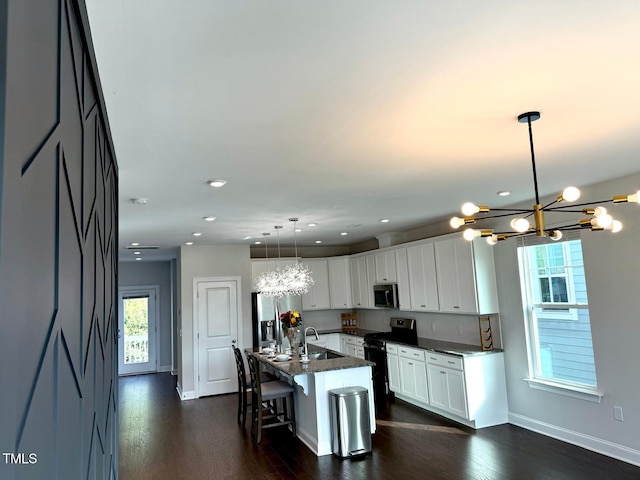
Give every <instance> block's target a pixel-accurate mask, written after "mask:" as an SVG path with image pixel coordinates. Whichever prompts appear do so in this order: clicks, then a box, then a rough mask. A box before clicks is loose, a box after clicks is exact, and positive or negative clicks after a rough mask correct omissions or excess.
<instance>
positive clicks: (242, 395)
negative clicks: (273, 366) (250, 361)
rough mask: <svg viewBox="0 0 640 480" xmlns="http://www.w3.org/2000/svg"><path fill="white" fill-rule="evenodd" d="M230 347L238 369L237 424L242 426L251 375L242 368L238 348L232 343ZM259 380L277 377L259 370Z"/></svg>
mask: <svg viewBox="0 0 640 480" xmlns="http://www.w3.org/2000/svg"><path fill="white" fill-rule="evenodd" d="M232 347H233V354H234V356H235V358H236V369H237V371H238V425H241V426H242V428H244V426H245V424H246V423H247V390H248V389H249V388H251V375H249V374H248V373H246V370H245V369H244V361H243V360H242V352H241V351H240V349H239V348H238V347H236V346H235V345H232ZM260 380H261V381H262V382H271V381H274V380H277V379H276V377H274V376H273V375H271V374H270V373H267V372H260Z"/></svg>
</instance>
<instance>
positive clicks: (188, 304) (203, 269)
mask: <svg viewBox="0 0 640 480" xmlns="http://www.w3.org/2000/svg"><path fill="white" fill-rule="evenodd" d="M177 269H178V291H179V292H180V293H179V295H178V331H179V335H180V338H179V340H178V344H179V346H178V350H179V353H178V388H179V391H180V392H181V394H182V398H190V397H192V396H193V395H194V394H195V377H194V375H195V372H196V366H195V365H194V350H193V349H194V340H193V333H194V325H193V299H194V292H193V280H194V278H204V277H241V290H242V291H241V292H240V295H241V299H242V312H240V315H241V317H240V318H241V324H242V328H241V331H240V332H239V336H241V338H238V345H239V346H240V348H245V347H250V346H251V345H252V342H253V339H252V336H251V287H252V280H251V260H250V258H249V246H248V245H220V246H197V245H192V246H189V247H185V246H183V247H180V253H179V255H178V266H177Z"/></svg>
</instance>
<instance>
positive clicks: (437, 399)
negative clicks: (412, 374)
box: [427, 353, 469, 419]
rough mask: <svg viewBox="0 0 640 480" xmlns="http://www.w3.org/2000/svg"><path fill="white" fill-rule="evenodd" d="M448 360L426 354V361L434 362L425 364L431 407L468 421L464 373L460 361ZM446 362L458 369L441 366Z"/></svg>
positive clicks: (440, 356) (444, 357) (442, 356)
mask: <svg viewBox="0 0 640 480" xmlns="http://www.w3.org/2000/svg"><path fill="white" fill-rule="evenodd" d="M449 358H451V357H449ZM449 358H447V356H444V355H436V354H432V353H427V360H428V361H430V362H433V361H434V360H435V361H436V363H428V364H427V379H428V382H429V397H430V398H431V406H433V407H437V408H441V409H442V410H446V411H447V412H451V413H453V414H455V415H459V416H460V417H463V418H466V419H468V418H469V414H468V413H467V393H466V388H465V384H464V372H463V371H462V359H461V358H451V359H449ZM438 360H439V361H438ZM447 361H449V362H451V364H453V365H455V366H456V367H459V368H450V367H448V366H447V367H445V366H442V363H447Z"/></svg>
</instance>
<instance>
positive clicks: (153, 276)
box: [118, 261, 173, 372]
mask: <svg viewBox="0 0 640 480" xmlns="http://www.w3.org/2000/svg"><path fill="white" fill-rule="evenodd" d="M171 283H172V282H171V262H170V261H165V262H120V263H119V264H118V288H120V287H136V286H141V285H158V286H159V287H160V293H159V295H160V305H159V307H160V311H159V312H158V324H157V327H158V333H159V335H158V336H159V338H160V345H158V346H157V351H158V371H159V372H168V371H171V366H172V365H171V362H172V356H171V336H172V321H171V320H172V311H171V305H172V301H171V298H172V297H171V296H172V294H173V292H172V288H171Z"/></svg>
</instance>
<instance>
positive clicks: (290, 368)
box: [246, 345, 375, 377]
mask: <svg viewBox="0 0 640 480" xmlns="http://www.w3.org/2000/svg"><path fill="white" fill-rule="evenodd" d="M324 351H329V352H333V350H327V349H326V348H322V347H317V346H315V345H309V352H310V353H312V352H324ZM246 352H247V353H248V354H250V355H255V356H256V357H257V358H258V360H259V361H260V362H262V363H263V364H264V365H267V366H268V367H270V368H273V369H274V370H276V371H278V372H281V373H283V374H285V375H287V376H292V377H293V376H296V375H306V374H309V373H320V372H329V371H332V370H344V369H347V368H358V367H372V366H374V365H375V363H373V362H369V361H368V360H362V359H360V358H356V357H351V356H348V355H345V354H341V353H338V352H333V353H335V354H336V355H340V357H339V358H329V359H326V360H314V359H311V360H309V363H301V362H300V357H299V356H298V355H294V356H293V358H292V359H291V360H288V361H286V362H278V361H276V360H275V359H273V358H267V356H266V355H263V354H261V353H260V349H258V348H253V349H247V350H246Z"/></svg>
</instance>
